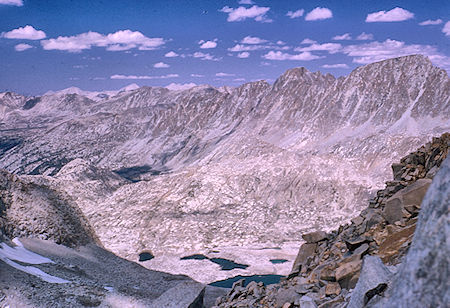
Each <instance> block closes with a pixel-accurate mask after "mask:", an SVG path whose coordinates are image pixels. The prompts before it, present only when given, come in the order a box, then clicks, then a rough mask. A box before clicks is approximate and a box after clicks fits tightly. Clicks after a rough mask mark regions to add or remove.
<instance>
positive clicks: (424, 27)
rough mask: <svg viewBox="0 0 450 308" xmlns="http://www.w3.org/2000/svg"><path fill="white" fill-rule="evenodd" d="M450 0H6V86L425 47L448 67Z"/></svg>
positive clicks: (227, 72)
mask: <svg viewBox="0 0 450 308" xmlns="http://www.w3.org/2000/svg"><path fill="white" fill-rule="evenodd" d="M449 43H450V1H448V0H427V1H424V0H420V1H418V0H404V1H385V0H377V1H373V0H358V1H355V0H352V1H350V0H328V1H313V0H304V1H301V0H290V1H288V0H277V1H273V0H272V1H270V0H234V1H220V0H217V1H211V0H203V1H200V0H199V1H194V0H184V1H182V0H165V1H154V0H147V1H133V0H128V1H118V0H108V1H107V0H101V1H96V0H91V1H79V0H0V92H3V91H14V92H18V93H21V94H25V95H39V94H43V93H45V92H47V91H49V90H53V91H56V90H61V89H65V88H68V87H71V86H75V87H79V88H81V89H83V90H88V91H94V90H117V89H120V88H122V87H124V86H126V85H129V84H132V83H136V84H137V85H139V86H144V85H146V86H169V88H172V89H182V88H185V87H189V86H193V85H198V84H210V85H213V86H222V85H227V86H238V85H241V84H243V83H246V82H251V81H256V80H266V81H268V82H269V83H272V82H274V81H275V80H276V78H278V77H279V76H280V75H281V74H283V73H284V72H285V71H286V70H287V69H290V68H294V67H306V68H307V69H308V70H309V71H313V72H315V71H321V72H322V73H331V74H333V75H334V76H343V75H348V74H349V73H350V72H351V71H352V70H353V69H355V68H356V67H358V66H361V65H365V64H368V63H372V62H376V61H380V60H383V59H387V58H392V57H397V56H403V55H409V54H418V53H420V54H424V55H426V56H428V57H429V58H430V59H431V60H432V62H433V63H434V65H437V66H439V67H441V68H444V69H446V70H447V72H448V71H450V44H449Z"/></svg>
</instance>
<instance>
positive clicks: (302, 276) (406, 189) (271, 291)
mask: <svg viewBox="0 0 450 308" xmlns="http://www.w3.org/2000/svg"><path fill="white" fill-rule="evenodd" d="M449 149H450V134H449V133H446V134H443V135H442V136H441V137H440V138H433V139H432V141H431V142H429V143H427V144H426V145H425V146H422V147H421V148H419V149H418V150H417V151H415V152H413V153H410V154H409V155H408V156H406V157H405V158H403V159H402V160H401V161H400V164H401V168H399V166H400V165H399V164H393V165H392V166H393V172H394V178H396V180H394V181H389V182H386V188H385V189H383V190H380V191H378V192H377V197H375V198H374V199H372V200H371V201H370V204H369V207H368V208H366V209H365V210H363V211H362V212H361V214H360V215H359V216H358V217H355V218H353V219H352V222H351V223H350V224H348V225H345V226H341V227H339V229H338V230H335V231H333V232H331V233H328V234H324V233H323V232H314V233H310V234H305V235H303V238H304V239H305V240H306V241H307V243H305V244H303V245H302V246H301V247H300V250H299V253H298V255H297V259H296V260H295V263H294V266H293V269H292V272H291V274H290V275H289V277H288V278H287V279H285V280H284V281H282V282H281V283H280V284H278V285H269V286H262V285H259V286H258V288H257V289H256V290H255V289H254V288H253V289H252V287H250V285H248V286H247V288H243V287H242V288H239V289H236V288H235V289H233V290H232V291H230V292H229V293H228V295H227V296H225V297H222V298H219V299H218V300H217V302H216V305H217V306H218V307H239V306H240V305H242V307H267V306H269V307H303V306H302V304H301V301H302V299H303V301H304V300H305V296H306V297H307V298H308V300H309V299H311V300H309V302H308V305H310V306H311V307H322V308H324V307H365V305H366V304H371V303H372V302H371V301H370V300H371V299H372V298H374V300H377V299H379V298H380V297H382V294H383V292H384V291H385V290H386V288H387V287H388V282H390V281H391V278H392V277H393V275H394V273H395V271H396V270H397V268H398V266H400V265H399V264H401V263H402V262H403V265H401V266H402V267H400V272H399V274H398V278H396V280H395V282H394V284H393V286H392V287H391V288H390V289H389V290H392V291H390V292H392V293H391V294H392V297H389V298H388V299H385V301H384V302H383V303H385V304H379V307H388V306H392V307H402V305H403V304H404V303H406V302H408V301H411V304H412V306H414V305H417V303H422V304H423V305H419V306H421V307H435V306H436V307H441V306H442V307H444V304H443V303H446V302H448V301H446V300H448V296H449V292H448V285H446V284H447V279H446V277H447V274H448V249H449V247H448V244H447V237H448V230H447V229H448V222H449V221H448V206H449V200H448V196H449V195H448V188H449V186H448V179H449V174H450V173H449V169H448V166H447V165H448V164H449V162H450V161H449V159H447V160H446V163H445V164H443V166H441V165H442V163H443V161H444V159H445V158H446V157H447V155H448V152H449ZM439 168H441V169H442V170H441V171H439V172H438V175H437V176H436V178H435V180H433V184H432V186H431V187H433V189H430V192H429V193H428V194H427V197H426V199H425V200H423V199H424V197H425V194H426V192H427V188H428V187H429V185H430V182H431V179H432V178H433V177H434V175H435V174H436V170H439ZM398 170H401V175H398V174H399V172H398ZM393 200H395V202H394V201H393ZM422 201H423V202H422ZM424 207H425V208H424ZM387 209H388V210H387ZM422 211H423V213H422ZM419 212H420V213H421V214H420V215H421V218H420V221H421V223H419V225H418V227H417V228H418V229H417V231H416V233H414V231H415V230H416V225H417V220H418V215H419ZM392 213H394V214H395V215H394V214H392ZM391 214H392V215H391ZM394 216H395V219H394V218H392V217H394ZM414 234H415V235H414ZM413 236H414V238H415V239H414V242H415V243H416V244H415V245H414V246H415V247H416V248H413V247H414V246H413V247H412V248H411V249H409V248H410V246H411V242H412V240H413ZM408 249H409V253H408V256H407V257H406V259H405V254H406V253H407V252H408ZM386 266H387V267H386ZM361 268H363V270H362V271H361ZM374 272H377V275H373V273H374ZM360 275H361V278H360ZM359 280H361V281H359ZM425 286H426V287H425ZM355 287H356V288H355ZM432 288H434V290H431V289H432ZM397 290H398V292H399V294H402V297H398V298H397V295H393V294H397V293H396V292H397ZM233 292H234V293H233ZM286 294H289V296H286ZM419 297H420V298H419ZM406 298H408V299H407V300H406ZM403 299H405V300H406V301H405V302H402V300H403ZM391 300H392V302H391ZM386 301H387V302H386ZM387 303H389V305H388V304H387ZM392 303H397V304H392ZM400 303H401V304H402V305H400ZM347 304H348V306H347ZM246 305H247V306H246ZM308 307H309V306H308Z"/></svg>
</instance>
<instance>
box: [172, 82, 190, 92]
mask: <svg viewBox="0 0 450 308" xmlns="http://www.w3.org/2000/svg"><path fill="white" fill-rule="evenodd" d="M195 86H197V85H196V84H195V83H193V82H190V83H173V82H172V83H171V84H169V85H167V86H165V88H166V89H169V90H171V91H180V90H188V89H190V88H193V87H195Z"/></svg>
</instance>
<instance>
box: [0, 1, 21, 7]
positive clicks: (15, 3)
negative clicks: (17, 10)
mask: <svg viewBox="0 0 450 308" xmlns="http://www.w3.org/2000/svg"><path fill="white" fill-rule="evenodd" d="M0 4H4V5H15V6H23V1H22V0H0Z"/></svg>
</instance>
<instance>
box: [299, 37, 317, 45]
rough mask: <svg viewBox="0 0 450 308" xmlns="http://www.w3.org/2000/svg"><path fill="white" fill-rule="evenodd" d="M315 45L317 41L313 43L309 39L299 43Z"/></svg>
mask: <svg viewBox="0 0 450 308" xmlns="http://www.w3.org/2000/svg"><path fill="white" fill-rule="evenodd" d="M315 43H317V41H314V40H312V39H309V38H305V39H304V40H303V41H301V42H300V44H315Z"/></svg>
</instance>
